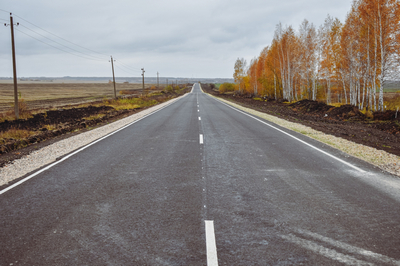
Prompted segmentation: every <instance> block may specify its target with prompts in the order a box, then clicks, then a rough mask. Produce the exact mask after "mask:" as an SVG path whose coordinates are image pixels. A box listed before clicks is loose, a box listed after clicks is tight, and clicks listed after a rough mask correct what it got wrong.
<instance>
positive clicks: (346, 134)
mask: <svg viewBox="0 0 400 266" xmlns="http://www.w3.org/2000/svg"><path fill="white" fill-rule="evenodd" d="M202 89H203V90H204V91H205V92H207V93H210V94H212V95H215V96H217V97H221V98H223V99H227V100H230V101H233V102H235V103H238V104H240V105H242V106H245V107H248V108H252V109H254V110H257V111H260V112H264V113H267V114H271V115H274V116H277V117H280V118H283V119H286V120H288V121H291V122H295V123H300V124H303V125H305V126H309V127H311V128H313V129H315V130H319V131H322V132H324V133H326V134H331V135H334V136H336V137H340V138H343V139H347V140H350V141H353V142H356V143H359V144H363V145H365V146H369V147H373V148H376V149H379V150H384V151H386V152H389V153H392V154H395V155H397V156H400V112H399V114H398V115H397V118H395V116H396V112H395V111H390V110H389V111H386V112H375V113H373V118H368V117H366V116H365V115H364V114H363V113H361V112H360V111H359V110H358V108H357V107H355V106H352V105H344V106H341V107H334V106H330V105H327V104H325V103H321V102H317V101H311V100H301V101H299V102H295V103H292V104H288V103H283V102H279V101H275V100H274V99H262V101H260V100H254V99H253V97H252V96H251V95H235V94H219V92H218V91H216V90H213V89H212V88H211V87H210V86H209V85H208V84H202Z"/></svg>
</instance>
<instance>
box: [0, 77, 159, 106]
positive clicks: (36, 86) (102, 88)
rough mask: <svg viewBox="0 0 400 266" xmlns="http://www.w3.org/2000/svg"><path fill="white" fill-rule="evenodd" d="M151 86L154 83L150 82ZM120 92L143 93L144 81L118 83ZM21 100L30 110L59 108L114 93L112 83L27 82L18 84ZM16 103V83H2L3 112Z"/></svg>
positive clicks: (0, 91) (1, 104) (98, 98)
mask: <svg viewBox="0 0 400 266" xmlns="http://www.w3.org/2000/svg"><path fill="white" fill-rule="evenodd" d="M147 86H151V85H150V84H146V87H147ZM116 88H117V95H119V91H121V90H129V91H132V90H133V91H137V94H139V93H141V90H142V84H137V83H117V84H116ZM18 92H19V93H20V99H23V100H24V101H25V102H26V103H27V104H28V108H29V109H42V108H52V107H59V106H64V105H68V104H80V103H84V102H88V101H95V100H101V99H103V98H110V97H113V96H114V86H113V84H112V83H53V82H43V83H25V82H22V83H20V84H18ZM13 102H14V85H13V84H12V83H0V112H4V111H8V110H10V109H12V106H13Z"/></svg>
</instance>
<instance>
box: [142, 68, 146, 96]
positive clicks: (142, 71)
mask: <svg viewBox="0 0 400 266" xmlns="http://www.w3.org/2000/svg"><path fill="white" fill-rule="evenodd" d="M144 72H145V71H144V68H142V88H143V93H144Z"/></svg>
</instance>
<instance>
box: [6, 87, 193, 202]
mask: <svg viewBox="0 0 400 266" xmlns="http://www.w3.org/2000/svg"><path fill="white" fill-rule="evenodd" d="M186 95H187V94H185V95H184V97H185V96H186ZM181 99H183V98H181ZM181 99H179V100H181ZM179 100H175V101H173V102H171V103H170V104H168V105H166V106H164V107H162V108H160V109H157V110H155V111H154V112H152V113H150V114H147V115H145V116H143V117H141V118H139V119H137V120H135V121H133V122H131V123H129V124H127V125H125V126H123V127H120V128H119V129H117V130H115V131H113V132H111V133H109V134H107V135H105V136H103V137H101V138H99V139H97V140H95V141H93V142H92V143H89V144H87V145H86V146H83V147H82V148H79V149H78V150H76V151H74V152H72V153H70V154H68V155H66V156H65V157H63V158H61V159H60V160H58V161H56V162H54V163H52V164H50V165H48V166H46V167H45V168H43V169H41V170H39V171H37V172H35V173H33V174H31V175H29V176H27V177H25V178H24V179H21V180H20V181H18V182H17V183H15V184H13V185H11V186H9V187H7V188H5V189H3V190H1V191H0V195H1V194H3V193H5V192H7V191H8V190H10V189H12V188H14V187H16V186H18V185H21V184H22V183H24V182H26V181H28V180H29V179H31V178H32V177H34V176H37V175H38V174H40V173H42V172H44V171H46V170H48V169H50V168H52V167H53V166H56V165H57V164H59V163H61V162H63V161H65V160H67V159H68V158H69V157H72V156H74V155H75V154H77V153H78V152H81V151H83V150H85V149H87V148H89V147H90V146H92V145H94V144H96V143H97V142H100V141H102V140H103V139H105V138H108V137H109V136H112V135H114V134H115V133H117V132H119V131H121V130H123V129H125V128H127V127H129V126H131V125H133V124H135V123H137V122H139V121H141V120H143V119H145V118H147V117H149V116H151V115H153V114H155V113H157V112H159V111H161V110H163V109H164V108H167V107H168V106H170V105H171V104H173V103H176V102H177V101H179Z"/></svg>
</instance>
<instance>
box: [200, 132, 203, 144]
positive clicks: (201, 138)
mask: <svg viewBox="0 0 400 266" xmlns="http://www.w3.org/2000/svg"><path fill="white" fill-rule="evenodd" d="M200 144H203V134H200Z"/></svg>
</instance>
